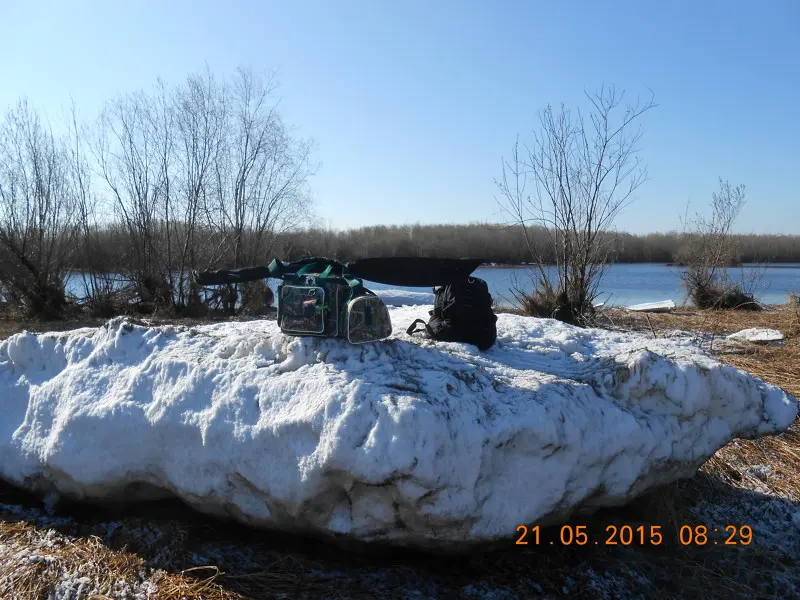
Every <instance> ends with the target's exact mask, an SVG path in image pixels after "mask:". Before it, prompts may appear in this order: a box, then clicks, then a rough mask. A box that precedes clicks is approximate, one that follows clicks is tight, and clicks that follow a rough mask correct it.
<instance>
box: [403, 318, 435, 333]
mask: <svg viewBox="0 0 800 600" xmlns="http://www.w3.org/2000/svg"><path fill="white" fill-rule="evenodd" d="M417 323H422V325H423V328H420V329H415V327H416V326H417ZM422 331H427V332H428V335H429V336H431V337H433V330H432V329H431V327H430V325H428V324H427V323H426V322H425V321H423V320H422V319H414V322H413V323H411V325H409V327H408V329H406V333H407V334H408V335H414V334H415V333H420V332H422Z"/></svg>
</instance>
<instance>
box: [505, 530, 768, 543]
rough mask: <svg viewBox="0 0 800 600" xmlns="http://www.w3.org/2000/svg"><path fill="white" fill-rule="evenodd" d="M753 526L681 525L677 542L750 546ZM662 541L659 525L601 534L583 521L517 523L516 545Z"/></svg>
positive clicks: (606, 531)
mask: <svg viewBox="0 0 800 600" xmlns="http://www.w3.org/2000/svg"><path fill="white" fill-rule="evenodd" d="M752 541H753V529H752V527H750V526H749V525H738V526H737V525H725V526H723V527H709V526H707V525H683V526H682V527H681V528H680V529H679V530H678V542H679V543H680V544H681V545H683V546H707V545H709V546H749V545H750V544H751V543H752ZM662 543H664V534H663V533H662V531H661V525H638V526H636V527H634V526H632V525H622V526H617V525H608V526H607V527H606V528H605V532H604V533H603V534H602V535H599V536H598V535H590V533H589V531H588V527H587V526H586V525H562V526H561V528H560V529H559V530H558V532H557V533H556V532H555V529H548V530H546V534H545V533H543V532H542V529H541V527H540V526H539V525H534V526H533V527H528V526H527V525H518V526H517V537H516V545H517V546H527V545H529V544H530V545H534V546H543V545H548V546H554V545H559V546H587V545H591V546H601V545H602V546H634V545H637V546H660V545H661V544H662Z"/></svg>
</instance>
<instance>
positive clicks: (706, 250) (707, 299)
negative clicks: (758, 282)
mask: <svg viewBox="0 0 800 600" xmlns="http://www.w3.org/2000/svg"><path fill="white" fill-rule="evenodd" d="M744 204H745V188H744V185H737V186H736V187H733V186H732V185H731V184H730V183H729V182H728V181H723V180H722V178H720V180H719V191H717V192H714V193H713V195H712V199H711V215H710V216H708V217H704V216H702V215H699V214H698V215H695V217H694V218H693V219H691V220H690V219H687V218H684V229H686V230H688V232H687V233H686V234H685V247H684V251H683V256H681V262H682V263H683V264H684V265H685V270H684V272H683V275H682V277H683V284H684V286H685V288H686V291H687V292H688V294H689V298H690V299H691V300H692V302H693V303H694V305H695V306H697V307H698V308H741V309H750V310H758V309H759V308H760V305H759V304H758V303H757V302H756V301H755V298H754V297H753V294H752V293H751V292H750V291H745V290H744V289H743V288H744V287H745V283H744V282H741V283H735V282H732V281H731V280H730V278H729V275H728V269H727V268H728V267H729V266H731V265H732V264H735V263H737V262H738V257H737V256H736V253H737V246H738V244H737V240H736V238H735V237H734V236H732V235H731V228H732V227H733V224H734V223H735V222H736V219H737V218H738V216H739V213H740V212H741V211H742V207H743V206H744Z"/></svg>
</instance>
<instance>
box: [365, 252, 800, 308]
mask: <svg viewBox="0 0 800 600" xmlns="http://www.w3.org/2000/svg"><path fill="white" fill-rule="evenodd" d="M782 266H783V265H782ZM681 272H682V270H681V268H680V267H668V266H666V265H664V264H663V263H631V264H616V265H612V266H611V267H610V268H609V269H608V271H606V273H605V276H604V277H603V280H602V281H601V284H600V288H599V290H600V297H599V298H598V301H600V302H605V303H606V305H616V306H628V305H630V304H639V303H641V302H657V301H659V300H673V301H674V302H675V303H676V304H684V303H686V292H685V291H684V290H683V288H682V287H681ZM728 273H729V276H730V278H731V279H732V280H734V281H744V282H746V283H747V282H749V281H751V279H753V278H754V277H755V278H756V280H757V281H756V285H755V286H754V290H755V293H756V297H757V299H758V300H760V301H761V302H763V303H765V304H782V303H784V302H786V299H787V295H788V294H789V292H790V291H793V292H797V293H800V264H798V265H796V266H792V267H791V268H758V267H745V268H741V269H740V268H736V269H729V270H728ZM533 274H534V272H533V270H532V269H531V268H529V267H513V268H500V267H480V268H478V269H477V270H476V271H475V273H474V275H475V276H476V277H480V278H481V279H483V280H485V281H486V283H488V284H489V290H490V291H491V293H492V295H493V296H494V297H495V298H497V301H498V303H499V304H501V305H511V304H513V303H514V296H513V294H512V292H511V290H514V289H516V288H518V287H519V288H521V289H523V290H525V291H530V290H531V289H532V288H533V285H532V283H531V276H532V275H533ZM365 285H366V286H367V287H368V288H370V289H375V290H380V289H390V288H397V287H398V286H389V285H383V284H380V283H374V282H370V283H367V282H365ZM402 289H404V290H410V291H423V292H430V291H431V289H430V288H414V287H404V288H402Z"/></svg>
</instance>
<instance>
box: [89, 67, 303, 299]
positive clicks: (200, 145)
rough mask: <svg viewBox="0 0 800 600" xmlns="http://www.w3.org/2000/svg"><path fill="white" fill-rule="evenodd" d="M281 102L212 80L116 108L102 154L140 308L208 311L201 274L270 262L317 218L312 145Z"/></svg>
mask: <svg viewBox="0 0 800 600" xmlns="http://www.w3.org/2000/svg"><path fill="white" fill-rule="evenodd" d="M273 91H274V86H273V85H272V84H271V81H270V80H264V79H262V78H259V77H255V76H253V75H252V74H251V73H249V72H247V71H243V70H240V71H238V72H237V74H236V77H235V78H234V80H233V82H232V83H231V82H225V81H222V82H220V81H217V80H216V79H215V78H214V77H213V76H212V75H211V74H210V73H209V72H208V71H206V72H205V73H203V74H201V75H191V76H189V77H188V78H187V79H186V81H185V82H184V83H183V84H181V85H178V86H173V87H169V86H167V85H165V84H163V83H161V82H159V85H158V86H157V87H156V89H155V91H154V92H153V93H150V94H147V93H143V92H140V93H137V94H131V95H128V96H125V97H122V98H120V99H117V100H116V101H114V102H112V103H110V104H109V105H108V106H107V107H106V110H105V112H104V115H103V118H102V120H101V127H100V131H101V135H99V136H98V140H97V142H96V144H95V148H96V152H95V154H96V156H97V162H98V165H99V172H100V174H101V176H102V178H103V180H104V181H105V183H106V184H107V186H108V188H109V190H110V193H111V195H112V197H113V198H114V204H115V207H116V210H117V215H118V219H119V221H120V222H121V224H122V225H123V226H124V229H125V230H126V231H127V232H128V237H129V244H128V246H129V249H130V260H129V262H130V264H131V266H132V269H131V278H132V280H133V282H134V284H135V291H136V295H137V296H138V297H139V299H140V300H145V301H149V302H150V303H152V304H154V305H155V307H158V306H166V305H169V306H170V307H171V309H172V310H173V311H177V312H182V311H184V310H186V309H187V308H192V309H197V308H199V306H200V304H201V302H200V298H199V290H198V289H197V288H196V286H195V285H194V283H193V280H192V278H191V272H192V271H193V270H195V269H198V268H211V267H213V266H216V265H217V264H219V263H221V262H225V263H226V265H228V266H237V267H238V266H244V265H247V264H252V263H258V262H265V261H267V260H268V259H269V258H271V256H270V253H271V252H272V250H273V248H274V245H275V243H276V240H277V238H278V236H279V235H280V234H281V233H283V232H285V231H287V230H288V229H290V228H292V227H294V226H296V225H297V224H299V223H300V222H301V221H302V219H303V218H304V216H305V214H306V213H307V212H308V208H309V206H308V204H309V203H308V194H307V190H306V184H307V180H308V178H309V177H310V176H311V175H312V174H313V169H312V168H311V166H310V164H309V160H308V156H309V151H310V144H309V143H307V142H304V141H300V140H296V139H295V138H294V137H292V135H291V134H290V132H289V131H288V129H287V127H286V126H285V125H284V124H283V122H282V120H281V118H280V114H279V113H278V111H277V109H276V107H275V106H274V104H273V101H272V93H273ZM250 288H254V286H250V287H249V288H247V289H250ZM242 291H243V290H239V293H241V292H242ZM245 291H246V290H245ZM254 293H257V294H259V298H260V300H259V302H261V303H262V304H263V294H264V290H263V289H259V290H255V289H254Z"/></svg>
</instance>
